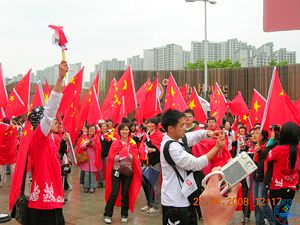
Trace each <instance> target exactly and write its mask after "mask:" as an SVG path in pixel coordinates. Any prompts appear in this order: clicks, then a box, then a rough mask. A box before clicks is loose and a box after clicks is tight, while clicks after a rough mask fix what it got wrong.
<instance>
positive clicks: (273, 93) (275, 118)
mask: <svg viewBox="0 0 300 225" xmlns="http://www.w3.org/2000/svg"><path fill="white" fill-rule="evenodd" d="M299 118H300V117H299V112H298V110H297V109H296V107H295V105H294V104H293V103H292V101H291V100H290V99H289V97H288V96H287V94H286V93H285V91H284V90H283V89H282V86H281V83H280V80H279V76H278V73H277V69H276V67H274V71H273V75H272V79H271V84H270V89H269V94H268V99H267V103H266V108H265V111H264V116H263V120H262V127H263V129H264V130H266V131H268V130H269V127H270V126H271V125H273V124H279V125H280V126H282V125H283V124H284V123H286V122H295V123H296V124H297V125H299Z"/></svg>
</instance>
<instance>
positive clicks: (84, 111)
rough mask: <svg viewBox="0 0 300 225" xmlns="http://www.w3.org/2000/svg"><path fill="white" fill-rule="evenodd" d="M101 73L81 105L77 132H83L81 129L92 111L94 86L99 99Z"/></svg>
mask: <svg viewBox="0 0 300 225" xmlns="http://www.w3.org/2000/svg"><path fill="white" fill-rule="evenodd" d="M99 74H100V73H99V72H98V74H97V76H96V78H95V80H94V82H93V84H92V86H91V87H90V89H89V91H88V92H87V93H86V95H85V97H84V99H83V100H82V102H81V105H80V110H79V118H78V128H77V130H81V128H82V127H83V124H84V121H86V119H87V117H88V114H89V110H90V103H91V101H92V94H93V86H94V87H95V91H96V96H97V98H98V93H99Z"/></svg>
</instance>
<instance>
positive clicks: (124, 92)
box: [101, 66, 137, 121]
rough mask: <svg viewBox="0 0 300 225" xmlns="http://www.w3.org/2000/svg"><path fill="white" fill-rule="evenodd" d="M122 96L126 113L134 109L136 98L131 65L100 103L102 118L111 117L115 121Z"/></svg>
mask: <svg viewBox="0 0 300 225" xmlns="http://www.w3.org/2000/svg"><path fill="white" fill-rule="evenodd" d="M123 96H124V100H125V102H126V109H127V113H130V112H132V111H133V110H135V109H136V108H137V100H136V95H135V88H134V82H133V77H132V71H131V66H128V68H127V70H126V71H125V73H124V74H123V76H122V77H121V78H120V80H119V81H118V83H117V85H116V86H115V88H113V89H112V90H111V91H109V92H108V94H107V96H106V99H105V100H104V102H103V103H102V106H101V112H102V115H103V119H104V120H107V119H112V120H114V121H116V119H117V118H118V116H119V113H120V105H121V103H122V97H123Z"/></svg>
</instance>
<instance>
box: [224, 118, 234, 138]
mask: <svg viewBox="0 0 300 225" xmlns="http://www.w3.org/2000/svg"><path fill="white" fill-rule="evenodd" d="M226 123H229V124H230V127H229V131H228V136H231V131H232V129H231V125H232V124H231V122H230V121H225V124H226ZM225 124H224V127H225Z"/></svg>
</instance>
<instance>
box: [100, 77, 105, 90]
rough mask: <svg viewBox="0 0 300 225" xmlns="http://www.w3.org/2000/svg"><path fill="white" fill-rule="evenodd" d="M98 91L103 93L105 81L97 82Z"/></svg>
mask: <svg viewBox="0 0 300 225" xmlns="http://www.w3.org/2000/svg"><path fill="white" fill-rule="evenodd" d="M99 91H105V80H101V81H100V82H99Z"/></svg>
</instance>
